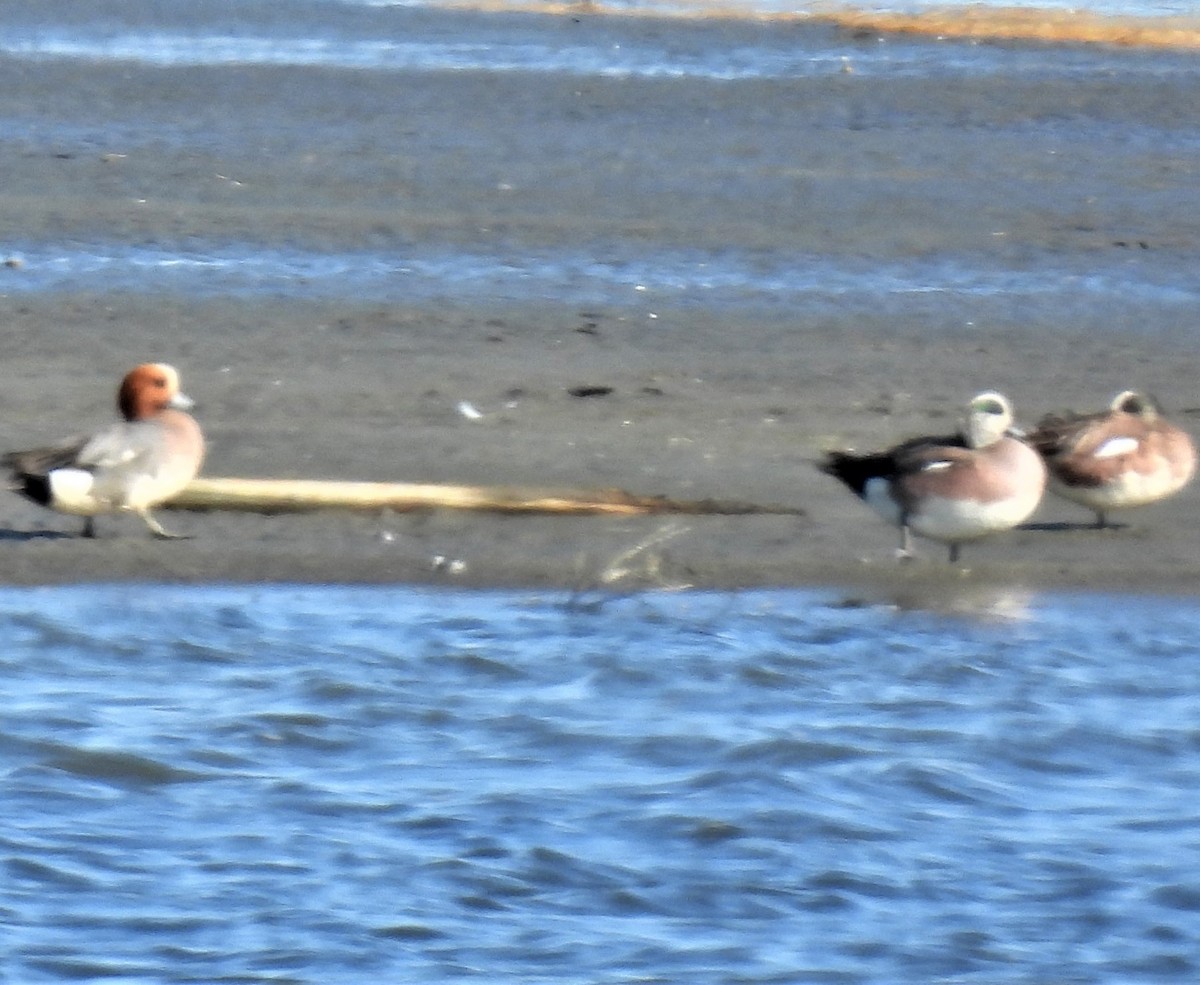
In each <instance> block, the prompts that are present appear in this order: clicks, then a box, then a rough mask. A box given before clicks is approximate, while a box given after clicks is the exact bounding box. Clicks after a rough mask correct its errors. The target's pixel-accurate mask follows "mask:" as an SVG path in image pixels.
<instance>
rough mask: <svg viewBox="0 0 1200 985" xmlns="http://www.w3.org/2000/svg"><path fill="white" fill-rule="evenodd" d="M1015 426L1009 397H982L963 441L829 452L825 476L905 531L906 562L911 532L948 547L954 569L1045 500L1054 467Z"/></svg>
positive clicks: (932, 440)
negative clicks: (978, 544)
mask: <svg viewBox="0 0 1200 985" xmlns="http://www.w3.org/2000/svg"><path fill="white" fill-rule="evenodd" d="M1012 423H1013V414H1012V407H1011V406H1010V405H1009V402H1008V400H1007V399H1006V398H1005V397H1003V396H1002V395H1001V394H999V393H992V392H987V393H981V394H979V395H978V396H977V397H975V398H974V399H973V400H972V401H971V403H970V405H969V406H968V408H967V417H966V420H965V422H964V425H963V427H962V430H961V431H960V433H959V434H956V435H950V436H947V437H928V438H913V439H911V440H909V441H905V442H904V443H903V444H900V445H897V446H896V447H895V448H892V449H890V450H889V451H884V452H878V453H876V454H870V455H856V454H854V453H852V452H843V451H833V452H829V453H828V454H827V455H826V457H825V460H824V461H823V462H822V463H821V469H822V471H824V472H826V473H828V474H829V475H832V476H834V477H835V478H837V479H838V480H840V481H841V482H843V483H844V484H845V485H846V486H848V487H849V488H850V489H851V490H853V491H854V493H855V494H856V495H858V496H859V497H860V498H861V499H862V500H863V501H864V502H866V503H867V504H868V505H869V506H871V507H872V508H873V509H874V510H875V511H876V512H877V513H878V514H879V515H880V516H882V517H883V518H884V519H885V520H887V521H888V522H889V523H894V524H895V525H896V526H898V527H899V528H900V551H899V553H900V556H901V557H910V556H911V546H910V531H911V532H912V533H916V534H919V535H920V536H922V537H928V538H929V539H930V540H937V541H941V542H942V543H945V544H948V545H949V548H950V561H951V562H952V563H953V562H957V561H958V557H959V545H960V544H962V543H964V542H965V541H969V540H977V539H978V538H980V537H986V536H988V535H989V534H993V533H997V532H999V531H1002V530H1009V529H1011V528H1012V527H1015V526H1016V525H1017V524H1019V523H1021V522H1022V521H1024V520H1026V519H1027V518H1028V517H1029V515H1030V514H1031V513H1033V511H1034V510H1035V509H1036V508H1037V505H1038V502H1039V501H1040V500H1041V498H1042V491H1043V490H1044V489H1045V485H1046V467H1045V465H1043V464H1042V460H1041V458H1039V457H1038V454H1037V452H1035V451H1034V450H1033V449H1032V448H1030V447H1029V445H1027V444H1025V442H1023V441H1021V440H1019V439H1018V438H1016V437H1014V436H1013V435H1012V434H1011V433H1010V429H1011V428H1012Z"/></svg>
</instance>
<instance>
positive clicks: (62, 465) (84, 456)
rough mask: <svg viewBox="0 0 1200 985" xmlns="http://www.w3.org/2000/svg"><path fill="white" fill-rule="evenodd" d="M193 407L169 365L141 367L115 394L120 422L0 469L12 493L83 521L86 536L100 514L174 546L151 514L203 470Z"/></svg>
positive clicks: (7, 458)
mask: <svg viewBox="0 0 1200 985" xmlns="http://www.w3.org/2000/svg"><path fill="white" fill-rule="evenodd" d="M193 406H194V401H193V400H192V399H191V398H190V397H188V396H187V395H186V394H184V393H183V392H182V391H181V390H180V388H179V372H178V371H177V370H176V369H175V367H173V366H171V365H169V364H167V363H143V364H141V365H140V366H135V367H134V368H133V369H131V370H130V371H129V372H128V373H126V374H125V376H124V378H123V379H122V380H121V385H120V387H119V388H118V390H117V408H118V410H119V411H120V413H121V417H122V418H123V420H122V421H119V422H118V423H115V424H112V425H110V426H108V427H106V428H103V429H101V430H99V431H96V432H95V433H93V434H90V435H86V436H84V437H76V438H72V439H69V440H66V441H63V442H61V443H59V444H55V445H51V446H49V447H43V448H32V449H29V450H27V451H14V452H8V453H7V454H5V455H4V456H2V457H0V464H2V465H4V466H6V467H7V468H9V469H10V470H11V472H12V488H13V489H15V491H16V492H18V493H19V494H20V495H22V496H24V497H25V498H27V499H30V500H32V501H33V502H35V503H37V504H39V505H40V506H45V507H47V508H49V509H52V510H56V511H57V512H59V513H66V514H71V515H75V516H82V517H84V518H85V520H84V526H83V531H82V535H83V536H84V537H95V536H96V527H95V518H96V517H97V516H99V515H102V514H108V513H118V512H129V513H133V514H136V515H137V516H138V517H140V518H141V519H142V521H143V522H144V523H145V524H146V526H147V527H148V528H149V529H150V532H151V534H153V535H154V536H155V537H159V538H163V539H175V538H176V537H177V536H178V535H175V534H171V533H168V532H167V531H166V530H165V529H164V528H163V526H162V525H161V524H160V523H159V522H158V520H157V519H155V517H154V516H153V514H152V513H151V512H150V511H151V509H152V508H153V507H154V506H157V505H158V504H159V503H162V502H164V501H165V500H168V499H170V498H171V497H172V496H174V495H175V494H176V493H178V492H180V491H181V490H182V489H183V488H184V486H186V485H187V484H188V483H189V482H191V480H192V479H193V478H194V477H195V476H196V473H197V472H199V471H200V466H201V463H202V462H203V460H204V435H203V433H202V432H201V430H200V425H199V424H198V423H196V420H195V418H193V417H192V416H191V415H190V414H188V413H187V411H188V410H190V409H191V408H192V407H193Z"/></svg>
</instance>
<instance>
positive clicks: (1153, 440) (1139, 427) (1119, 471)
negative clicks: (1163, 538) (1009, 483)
mask: <svg viewBox="0 0 1200 985" xmlns="http://www.w3.org/2000/svg"><path fill="white" fill-rule="evenodd" d="M1028 437H1029V442H1030V444H1032V445H1033V447H1034V448H1035V449H1037V451H1038V453H1039V454H1041V456H1042V458H1043V459H1045V462H1046V466H1047V468H1048V469H1049V472H1050V482H1049V488H1050V491H1051V492H1053V493H1055V494H1056V495H1058V496H1061V497H1062V498H1064V499H1067V500H1070V501H1071V502H1073V503H1078V504H1079V505H1080V506H1085V507H1087V508H1088V509H1090V510H1091V511H1092V512H1093V513H1095V515H1096V521H1095V524H1094V526H1095V527H1096V529H1104V528H1105V527H1107V526H1110V524H1109V521H1108V513H1109V511H1110V510H1116V509H1127V508H1129V507H1133V506H1145V505H1147V504H1149V503H1156V502H1158V501H1159V500H1161V499H1166V498H1167V497H1168V496H1173V495H1175V493H1177V492H1179V490H1181V489H1182V488H1183V487H1184V486H1186V485H1187V484H1188V482H1190V481H1191V479H1192V476H1193V475H1194V474H1195V472H1196V445H1195V443H1194V442H1193V441H1192V437H1191V435H1189V434H1188V433H1187V432H1186V431H1184V430H1183V429H1182V428H1180V427H1178V426H1176V425H1175V424H1172V423H1171V422H1170V421H1168V420H1167V419H1166V418H1165V417H1164V416H1163V413H1162V409H1161V408H1160V407H1159V405H1158V403H1157V402H1156V401H1155V400H1154V399H1153V398H1152V397H1149V396H1146V395H1145V394H1142V393H1139V392H1138V391H1136V390H1122V391H1121V392H1120V393H1118V394H1117V395H1116V396H1115V397H1113V399H1112V402H1111V403H1110V404H1109V406H1108V410H1104V411H1099V412H1097V413H1091V414H1075V413H1067V414H1047V415H1046V416H1045V417H1043V418H1042V419H1041V421H1039V422H1038V424H1037V427H1036V428H1034V430H1032V431H1031V432H1030V433H1029V436H1028Z"/></svg>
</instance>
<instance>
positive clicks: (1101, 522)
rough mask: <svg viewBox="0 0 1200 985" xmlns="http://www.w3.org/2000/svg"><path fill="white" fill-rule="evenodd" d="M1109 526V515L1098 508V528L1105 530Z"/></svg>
mask: <svg viewBox="0 0 1200 985" xmlns="http://www.w3.org/2000/svg"><path fill="white" fill-rule="evenodd" d="M1107 526H1108V517H1106V516H1105V515H1104V511H1103V510H1096V529H1097V530H1103V529H1104V528H1105V527H1107Z"/></svg>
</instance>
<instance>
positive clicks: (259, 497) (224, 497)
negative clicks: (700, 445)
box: [162, 478, 804, 516]
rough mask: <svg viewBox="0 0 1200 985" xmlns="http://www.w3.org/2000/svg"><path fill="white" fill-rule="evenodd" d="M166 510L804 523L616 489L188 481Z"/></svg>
mask: <svg viewBox="0 0 1200 985" xmlns="http://www.w3.org/2000/svg"><path fill="white" fill-rule="evenodd" d="M162 505H163V506H164V507H170V508H174V509H183V510H234V511H243V512H247V513H298V512H304V511H308V510H327V509H342V510H384V509H387V510H394V511H396V512H399V513H403V512H411V511H413V510H427V509H449V510H477V511H483V512H492V513H553V514H601V515H603V514H608V515H616V516H636V515H640V514H652V513H687V514H693V515H700V514H714V515H725V516H735V515H737V516H744V515H754V514H758V515H765V514H771V515H778V516H803V515H804V510H802V509H800V508H799V507H794V506H760V505H758V504H755V503H747V502H741V501H738V500H718V499H698V500H687V499H671V498H669V497H666V496H639V495H635V494H633V493H628V492H625V491H624V490H621V489H598V490H553V489H536V488H534V489H531V488H524V487H512V486H456V485H442V484H437V483H423V482H337V481H327V480H321V479H227V478H212V479H193V480H192V482H191V483H189V484H188V486H187V488H186V489H184V490H183V492H181V493H180V494H179V495H177V496H175V497H174V498H173V499H171V500H170V501H168V502H166V503H163V504H162Z"/></svg>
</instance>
